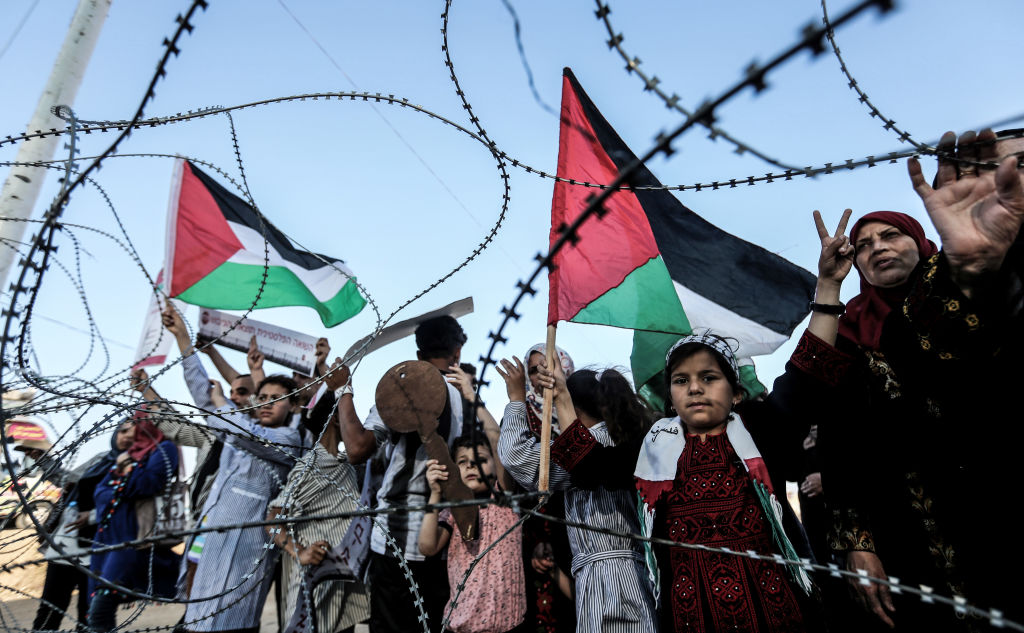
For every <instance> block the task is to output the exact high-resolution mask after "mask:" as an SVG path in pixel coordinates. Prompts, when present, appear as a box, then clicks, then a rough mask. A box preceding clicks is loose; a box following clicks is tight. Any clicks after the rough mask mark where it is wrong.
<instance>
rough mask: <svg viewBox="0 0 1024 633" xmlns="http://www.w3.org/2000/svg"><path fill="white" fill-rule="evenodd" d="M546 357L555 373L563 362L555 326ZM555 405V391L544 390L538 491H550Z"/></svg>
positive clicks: (547, 343) (550, 331)
mask: <svg viewBox="0 0 1024 633" xmlns="http://www.w3.org/2000/svg"><path fill="white" fill-rule="evenodd" d="M544 356H545V358H546V360H547V365H548V369H550V370H551V371H554V367H555V363H558V362H561V361H560V360H559V358H558V353H557V352H556V351H555V326H554V325H549V326H548V336H547V341H546V342H545V344H544ZM554 404H555V391H554V389H545V390H544V408H543V410H542V412H541V422H540V469H539V471H538V473H537V490H539V491H540V492H547V491H548V478H549V475H550V472H551V411H552V408H553V407H554Z"/></svg>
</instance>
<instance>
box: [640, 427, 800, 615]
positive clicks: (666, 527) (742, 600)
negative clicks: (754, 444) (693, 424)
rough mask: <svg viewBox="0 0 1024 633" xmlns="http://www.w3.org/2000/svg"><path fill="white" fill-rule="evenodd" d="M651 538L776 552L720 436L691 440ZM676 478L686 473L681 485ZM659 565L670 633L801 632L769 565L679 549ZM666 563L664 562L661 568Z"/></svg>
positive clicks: (787, 592)
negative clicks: (674, 632)
mask: <svg viewBox="0 0 1024 633" xmlns="http://www.w3.org/2000/svg"><path fill="white" fill-rule="evenodd" d="M676 472H677V476H676V478H675V480H674V481H673V484H672V489H671V490H670V491H669V492H668V493H667V494H666V495H665V496H664V497H663V499H662V502H661V503H660V504H659V506H660V507H659V508H658V512H657V517H658V518H657V522H658V523H657V527H656V528H655V529H656V532H657V533H658V535H659V536H662V537H665V538H669V539H671V540H673V541H676V542H677V543H700V544H703V545H708V546H710V547H718V548H721V547H727V548H729V549H731V550H734V551H741V552H742V551H747V550H753V551H755V552H759V553H763V554H769V555H770V554H773V553H775V547H774V546H773V544H772V533H771V526H770V525H769V523H768V521H767V520H766V519H765V516H764V513H763V511H762V509H761V506H760V504H759V503H758V501H757V498H756V496H755V493H754V491H753V489H752V488H751V484H750V476H749V475H748V474H747V472H746V470H745V469H744V468H743V465H742V463H741V462H740V460H739V458H738V457H737V456H736V453H735V451H734V450H733V448H732V445H731V444H730V443H729V440H728V438H727V436H726V434H725V433H722V434H719V435H709V436H707V439H706V440H705V441H701V440H700V438H699V437H697V436H689V437H688V438H687V442H686V446H685V448H684V449H683V453H682V455H680V457H679V465H678V467H677V471H676ZM679 473H686V477H685V479H683V478H682V476H681V475H680V474H679ZM667 549H668V554H667V557H668V558H667V560H665V559H663V561H664V562H663V563H662V565H661V568H662V573H663V574H665V578H663V583H662V587H663V598H662V599H663V601H665V602H664V604H665V608H667V609H670V610H671V611H670V613H669V614H666V615H668V616H669V617H668V618H666V619H668V620H669V621H670V622H671V623H672V625H673V629H674V630H675V631H693V632H696V633H703V632H705V631H707V632H709V633H711V632H717V631H754V632H758V633H760V632H769V631H786V632H789V631H802V630H804V627H803V622H802V619H801V615H800V610H799V607H798V606H797V601H796V597H795V596H794V594H793V590H792V589H791V587H790V585H789V582H788V581H787V580H786V578H785V577H784V574H785V572H784V570H783V569H782V568H781V567H779V566H778V565H776V564H774V563H770V562H763V561H757V560H753V559H750V558H746V557H741V556H734V555H730V554H719V553H712V552H705V551H700V550H692V549H687V548H682V547H671V548H667ZM665 563H668V564H667V565H666V564H665Z"/></svg>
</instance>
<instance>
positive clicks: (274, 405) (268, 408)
mask: <svg viewBox="0 0 1024 633" xmlns="http://www.w3.org/2000/svg"><path fill="white" fill-rule="evenodd" d="M287 394H288V390H287V389H286V388H284V387H283V386H281V385H275V384H268V385H263V388H262V389H260V393H259V395H257V396H256V402H258V403H259V404H260V408H258V409H256V419H257V420H259V423H260V424H261V425H262V426H269V427H278V426H283V425H285V424H287V423H288V418H289V416H291V413H292V403H291V402H289V400H288V398H284V399H281V400H278V398H281V396H284V395H287ZM273 400H277V402H272V401H273Z"/></svg>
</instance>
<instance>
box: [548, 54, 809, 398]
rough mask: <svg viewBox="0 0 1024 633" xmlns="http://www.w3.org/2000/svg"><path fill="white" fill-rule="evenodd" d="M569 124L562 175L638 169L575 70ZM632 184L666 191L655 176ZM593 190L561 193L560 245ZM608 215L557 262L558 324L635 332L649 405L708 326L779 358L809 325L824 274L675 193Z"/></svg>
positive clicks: (605, 177) (609, 176) (553, 289)
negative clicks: (716, 220)
mask: <svg viewBox="0 0 1024 633" xmlns="http://www.w3.org/2000/svg"><path fill="white" fill-rule="evenodd" d="M561 120H562V124H561V130H560V134H559V140H558V175H559V176H561V177H563V178H568V179H573V180H578V181H588V182H594V183H607V182H611V181H612V180H613V179H614V177H615V175H616V173H617V172H618V171H619V170H620V169H622V168H624V167H625V166H627V165H629V164H630V163H632V162H633V161H635V160H636V155H635V154H634V153H633V152H632V151H631V150H630V149H629V147H627V146H626V144H625V143H624V142H623V141H622V139H621V138H619V135H618V134H617V133H616V132H615V130H614V129H612V127H611V126H610V125H609V124H608V122H607V121H606V120H605V119H604V117H603V116H601V113H600V112H599V111H598V110H597V108H596V107H595V106H594V103H593V102H592V101H591V100H590V98H589V97H588V96H587V94H586V93H585V92H584V91H583V88H582V87H580V84H579V82H578V81H576V77H575V76H574V75H573V73H572V71H571V70H569V69H568V68H566V69H565V71H564V73H563V80H562V111H561ZM632 184H633V185H634V186H636V187H642V186H655V187H660V186H661V183H659V182H658V180H657V179H656V178H655V177H654V176H653V174H651V172H650V171H649V170H648V169H647V168H646V167H642V168H641V169H640V170H639V172H638V173H637V175H636V176H635V177H634V178H633V180H632ZM593 192H594V190H593V189H591V188H588V187H583V186H579V185H573V184H570V183H567V182H561V181H558V182H556V183H555V191H554V195H553V199H552V207H551V241H552V242H554V240H555V239H557V238H558V236H559V235H560V233H559V231H558V229H559V227H560V226H562V224H563V223H564V224H569V223H571V222H572V221H573V219H575V218H576V217H578V216H579V214H580V213H581V212H582V211H583V209H584V208H585V207H586V204H587V202H586V198H587V197H588V196H589V195H591V194H592V193H593ZM605 208H606V209H607V211H608V213H607V214H606V215H605V216H604V217H603V218H601V219H598V218H596V217H595V218H591V219H590V220H588V221H587V222H586V223H584V225H583V227H582V228H581V229H580V232H579V236H580V240H579V242H578V244H577V245H576V246H575V247H573V246H567V247H565V248H563V249H562V250H561V251H560V252H559V253H558V255H556V257H555V265H556V268H555V270H554V272H552V273H551V275H550V276H549V282H550V297H549V306H548V323H549V324H554V323H555V322H557V321H560V320H568V321H573V322H577V323H598V324H603V325H612V326H617V327H624V328H632V329H634V330H636V333H635V334H634V338H633V355H632V358H631V363H632V366H633V367H632V369H633V380H634V382H635V384H636V386H637V388H638V389H641V390H642V391H643V392H645V395H647V396H648V397H651V396H654V395H658V394H660V393H661V392H662V390H663V381H662V380H656V379H655V378H656V377H657V376H658V375H659V374H660V373H661V372H662V370H663V368H664V362H665V352H666V351H667V350H668V348H669V347H670V346H671V344H672V343H673V342H675V341H676V340H677V339H678V338H679V335H680V334H688V333H689V332H690V331H692V328H697V327H710V328H712V329H713V330H715V331H716V332H718V333H720V334H723V335H725V336H729V337H731V338H734V339H735V340H736V341H737V342H738V344H739V352H738V355H740V356H755V355H760V354H768V353H770V352H772V351H774V350H775V349H776V348H777V347H779V345H781V344H782V343H783V342H785V341H786V340H787V339H788V338H789V336H790V334H791V333H792V331H793V328H795V327H796V326H797V324H799V323H800V321H801V320H803V318H804V316H806V314H807V309H808V308H807V304H808V301H809V300H810V299H811V297H812V296H813V293H814V282H815V278H814V275H812V274H811V273H809V272H808V271H806V270H804V269H803V268H800V267H798V266H796V265H794V264H792V263H790V262H788V261H786V260H785V259H783V258H781V257H779V256H777V255H775V254H773V253H771V252H769V251H767V250H765V249H763V248H761V247H760V246H757V245H755V244H751V243H750V242H746V241H744V240H741V239H740V238H738V237H736V236H733V235H730V234H728V233H726V232H725V231H722V230H720V229H718V228H717V227H715V226H714V225H712V224H711V223H709V222H707V221H706V220H704V219H703V218H701V217H700V216H698V215H697V214H696V213H694V212H693V211H691V210H690V209H688V208H687V207H685V206H684V205H683V204H682V203H681V202H679V200H678V199H677V198H676V197H675V196H673V195H672V194H671V193H669V192H668V191H667V190H665V189H655V190H642V189H636V190H635V191H617V192H615V193H614V194H613V195H612V196H610V197H609V199H608V201H607V202H606V203H605ZM746 371H749V374H748V375H747V376H745V378H747V379H748V381H749V380H751V379H753V380H754V381H755V382H756V377H754V376H753V367H752V365H750V366H749V369H748V370H746ZM652 390H653V393H652ZM654 399H655V400H658V398H654Z"/></svg>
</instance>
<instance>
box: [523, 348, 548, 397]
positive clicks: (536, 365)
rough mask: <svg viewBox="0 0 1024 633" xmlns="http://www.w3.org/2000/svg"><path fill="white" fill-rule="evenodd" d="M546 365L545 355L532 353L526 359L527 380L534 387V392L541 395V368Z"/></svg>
mask: <svg viewBox="0 0 1024 633" xmlns="http://www.w3.org/2000/svg"><path fill="white" fill-rule="evenodd" d="M543 363H544V354H541V353H540V352H531V353H530V357H529V358H527V359H526V378H527V379H528V380H529V381H530V384H531V385H533V390H534V391H536V392H537V393H540V366H541V364H543Z"/></svg>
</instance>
